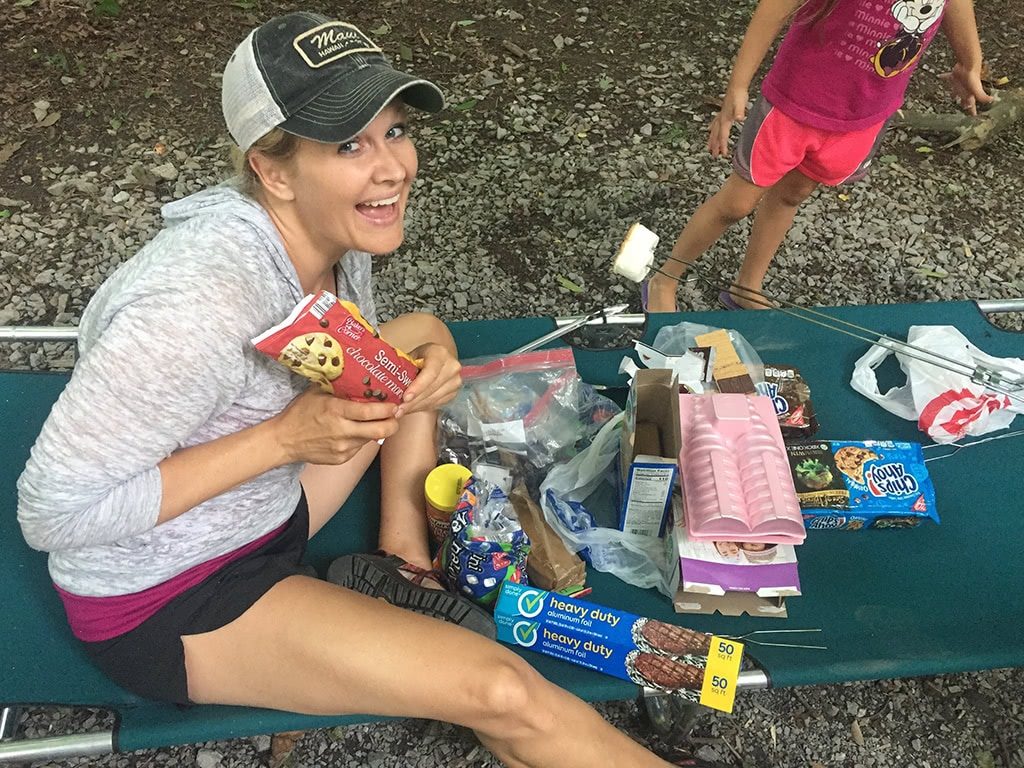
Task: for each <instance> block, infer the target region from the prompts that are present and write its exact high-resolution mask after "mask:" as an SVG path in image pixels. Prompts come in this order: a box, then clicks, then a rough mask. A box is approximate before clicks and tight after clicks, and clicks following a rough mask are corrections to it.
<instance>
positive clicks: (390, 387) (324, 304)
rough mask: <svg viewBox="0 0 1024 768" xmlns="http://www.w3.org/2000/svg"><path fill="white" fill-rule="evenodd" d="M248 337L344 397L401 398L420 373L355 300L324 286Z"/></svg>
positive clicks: (394, 400) (267, 352)
mask: <svg viewBox="0 0 1024 768" xmlns="http://www.w3.org/2000/svg"><path fill="white" fill-rule="evenodd" d="M252 343H253V344H254V345H255V347H256V349H258V350H259V351H260V352H262V353H263V354H265V355H267V356H269V357H272V358H274V359H275V360H277V361H278V362H279V363H281V364H282V365H285V366H287V367H288V368H289V369H290V370H291V371H293V372H294V373H297V374H299V375H300V376H305V377H306V378H307V379H309V380H311V381H312V382H313V383H315V384H317V385H318V386H319V387H320V389H322V390H323V391H324V392H329V393H333V394H334V395H336V396H337V397H343V398H346V399H348V400H358V401H362V402H372V401H374V400H377V401H381V402H389V403H396V404H398V403H401V402H402V395H404V394H405V390H406V387H408V386H409V385H410V384H411V383H412V380H413V379H415V378H416V374H417V373H419V366H418V364H417V363H416V361H415V360H413V359H412V358H411V357H409V356H408V355H407V354H405V353H404V352H402V351H401V350H399V349H395V348H394V347H393V346H391V345H390V344H388V343H387V342H386V341H384V340H383V339H381V338H380V336H379V335H378V334H377V330H376V329H375V328H374V327H373V326H372V325H370V324H369V323H368V322H367V321H366V320H365V319H364V318H363V316H362V314H361V313H360V312H359V308H358V307H357V306H356V305H355V304H353V303H352V302H350V301H341V300H339V299H338V297H337V296H335V295H334V294H333V293H330V292H329V291H321V292H320V293H317V294H309V295H308V296H306V297H305V298H304V299H303V300H302V301H300V302H299V304H298V305H297V306H296V307H295V309H293V310H292V313H291V314H290V315H288V317H286V318H285V319H284V320H283V321H282V322H280V323H278V324H277V325H275V326H274V327H273V328H271V329H269V330H267V331H266V332H264V333H262V334H260V335H259V336H257V337H256V338H254V339H253V340H252Z"/></svg>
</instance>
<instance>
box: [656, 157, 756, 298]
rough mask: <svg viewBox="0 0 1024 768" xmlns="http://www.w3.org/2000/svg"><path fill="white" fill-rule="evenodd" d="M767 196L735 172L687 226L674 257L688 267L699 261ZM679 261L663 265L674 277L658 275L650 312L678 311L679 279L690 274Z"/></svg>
mask: <svg viewBox="0 0 1024 768" xmlns="http://www.w3.org/2000/svg"><path fill="white" fill-rule="evenodd" d="M764 193H765V189H764V188H763V187H758V186H756V185H755V184H752V183H751V182H749V181H747V180H746V179H744V178H743V177H741V176H739V175H738V174H736V173H735V172H734V173H733V174H732V175H730V176H729V178H728V179H726V180H725V184H723V185H722V188H721V189H720V190H718V192H716V193H715V194H714V195H713V196H712V197H711V198H709V199H708V200H707V201H706V202H705V203H704V204H703V205H702V206H701V207H700V208H698V209H697V211H696V212H695V213H694V214H693V217H692V218H691V219H690V221H689V222H688V223H687V224H686V226H685V227H683V231H682V232H681V233H680V234H679V238H678V239H677V240H676V244H675V246H674V247H673V248H672V258H673V259H678V260H679V261H683V262H686V263H687V264H692V263H693V262H695V261H696V260H697V259H698V258H699V257H700V255H701V254H702V253H704V251H706V250H707V249H708V248H709V247H710V246H711V245H712V244H713V243H714V242H715V241H716V240H718V238H719V237H721V236H722V233H723V232H725V230H726V229H727V228H728V227H729V226H730V225H732V224H735V223H736V222H737V221H739V220H740V219H742V218H744V217H746V216H749V215H750V213H751V212H752V211H753V210H754V208H755V207H756V206H757V202H758V201H759V200H760V199H761V196H762V195H763V194H764ZM679 261H666V262H665V263H664V264H662V265H661V269H662V270H663V271H664V272H667V273H668V274H669V275H672V276H673V277H665V276H664V275H660V274H655V275H654V276H653V277H652V278H651V280H650V282H649V283H648V286H647V288H648V298H647V306H648V309H649V310H650V311H652V312H674V311H675V310H676V289H677V288H678V285H679V283H678V278H679V277H680V276H682V274H683V272H685V271H686V266H685V265H684V264H680V263H679Z"/></svg>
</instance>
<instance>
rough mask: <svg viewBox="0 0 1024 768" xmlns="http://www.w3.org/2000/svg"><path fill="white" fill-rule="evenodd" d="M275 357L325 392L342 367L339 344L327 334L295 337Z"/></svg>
mask: <svg viewBox="0 0 1024 768" xmlns="http://www.w3.org/2000/svg"><path fill="white" fill-rule="evenodd" d="M277 360H278V362H280V363H284V364H285V365H287V366H288V367H289V368H291V369H292V370H293V371H295V373H298V374H300V375H302V376H305V377H306V378H307V379H310V380H312V381H313V382H315V383H316V384H319V385H320V389H322V390H323V391H324V392H331V391H332V387H331V382H332V381H334V380H335V379H337V378H338V377H339V376H341V372H342V371H343V370H344V369H345V358H344V355H342V352H341V345H340V344H338V342H337V341H336V340H335V339H334V338H332V337H331V335H330V334H329V333H306V334H303V335H302V336H296V337H295V338H294V339H292V340H291V341H289V342H288V344H287V346H285V348H284V349H283V350H281V354H280V355H278V357H277Z"/></svg>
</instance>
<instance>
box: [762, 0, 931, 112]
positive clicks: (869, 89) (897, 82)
mask: <svg viewBox="0 0 1024 768" xmlns="http://www.w3.org/2000/svg"><path fill="white" fill-rule="evenodd" d="M824 1H825V0H811V2H809V3H807V5H805V6H804V7H803V8H802V9H801V10H800V11H799V12H798V13H797V15H796V17H795V18H794V20H793V23H792V24H791V25H790V27H789V30H788V31H787V32H786V36H785V37H784V38H783V40H782V44H781V45H780V46H779V52H778V54H777V55H776V57H775V62H774V63H773V64H772V68H771V70H770V71H769V73H768V75H767V77H765V79H764V82H763V83H762V85H761V91H762V93H763V94H764V97H765V99H767V100H768V101H769V102H770V103H771V104H772V105H774V106H775V107H778V108H779V109H780V110H782V112H783V113H785V114H786V115H788V116H789V117H791V118H793V119H794V120H798V121H800V122H801V123H805V124H806V125H809V126H811V127H814V128H820V129H821V130H825V131H857V130H861V129H864V128H869V127H871V126H873V125H877V124H879V123H881V122H883V121H884V120H886V119H888V118H889V117H890V116H891V115H892V114H893V113H894V112H895V111H896V110H897V109H899V107H900V105H901V104H902V103H903V96H904V93H905V92H906V90H907V83H908V82H909V80H910V75H911V73H912V72H913V71H914V68H915V67H916V66H917V63H918V61H920V59H921V56H922V54H923V53H924V50H925V48H927V47H928V44H929V43H930V42H931V41H932V38H933V37H935V33H936V32H938V30H939V26H940V22H941V20H942V14H943V11H944V10H945V0H839V2H838V3H837V4H836V7H835V8H834V9H833V10H832V11H831V12H830V13H829V14H828V15H827V16H825V17H824V18H823V19H820V20H819V21H818V22H817V23H812V22H811V19H812V18H813V16H814V13H815V11H816V10H817V9H818V8H820V7H821V4H822V2H824Z"/></svg>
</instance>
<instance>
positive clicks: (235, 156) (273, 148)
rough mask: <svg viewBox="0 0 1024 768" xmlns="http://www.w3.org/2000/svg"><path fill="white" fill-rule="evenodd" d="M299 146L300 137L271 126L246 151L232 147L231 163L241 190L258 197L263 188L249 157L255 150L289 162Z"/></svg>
mask: <svg viewBox="0 0 1024 768" xmlns="http://www.w3.org/2000/svg"><path fill="white" fill-rule="evenodd" d="M298 148H299V137H298V136H296V135H295V134H293V133H288V132H287V131H285V130H282V129H281V128H271V129H270V131H269V132H268V133H265V134H264V135H263V136H260V138H258V139H256V141H254V142H253V144H252V146H251V147H249V149H247V150H246V151H245V152H242V151H241V150H240V149H239V148H238V147H232V148H231V163H232V165H233V166H234V168H235V174H236V175H237V176H238V178H239V179H240V180H241V181H240V185H239V186H240V188H241V191H242V192H243V193H244V194H246V195H248V196H249V197H258V196H259V193H260V190H261V189H262V188H263V185H262V183H261V182H260V177H259V176H257V175H256V171H254V170H253V169H252V163H250V162H249V158H250V157H252V154H253V153H254V152H259V153H260V154H262V155H266V156H267V157H269V158H270V159H271V160H279V161H282V162H287V161H288V160H290V159H291V158H292V156H293V155H294V154H295V152H296V151H297V150H298Z"/></svg>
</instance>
